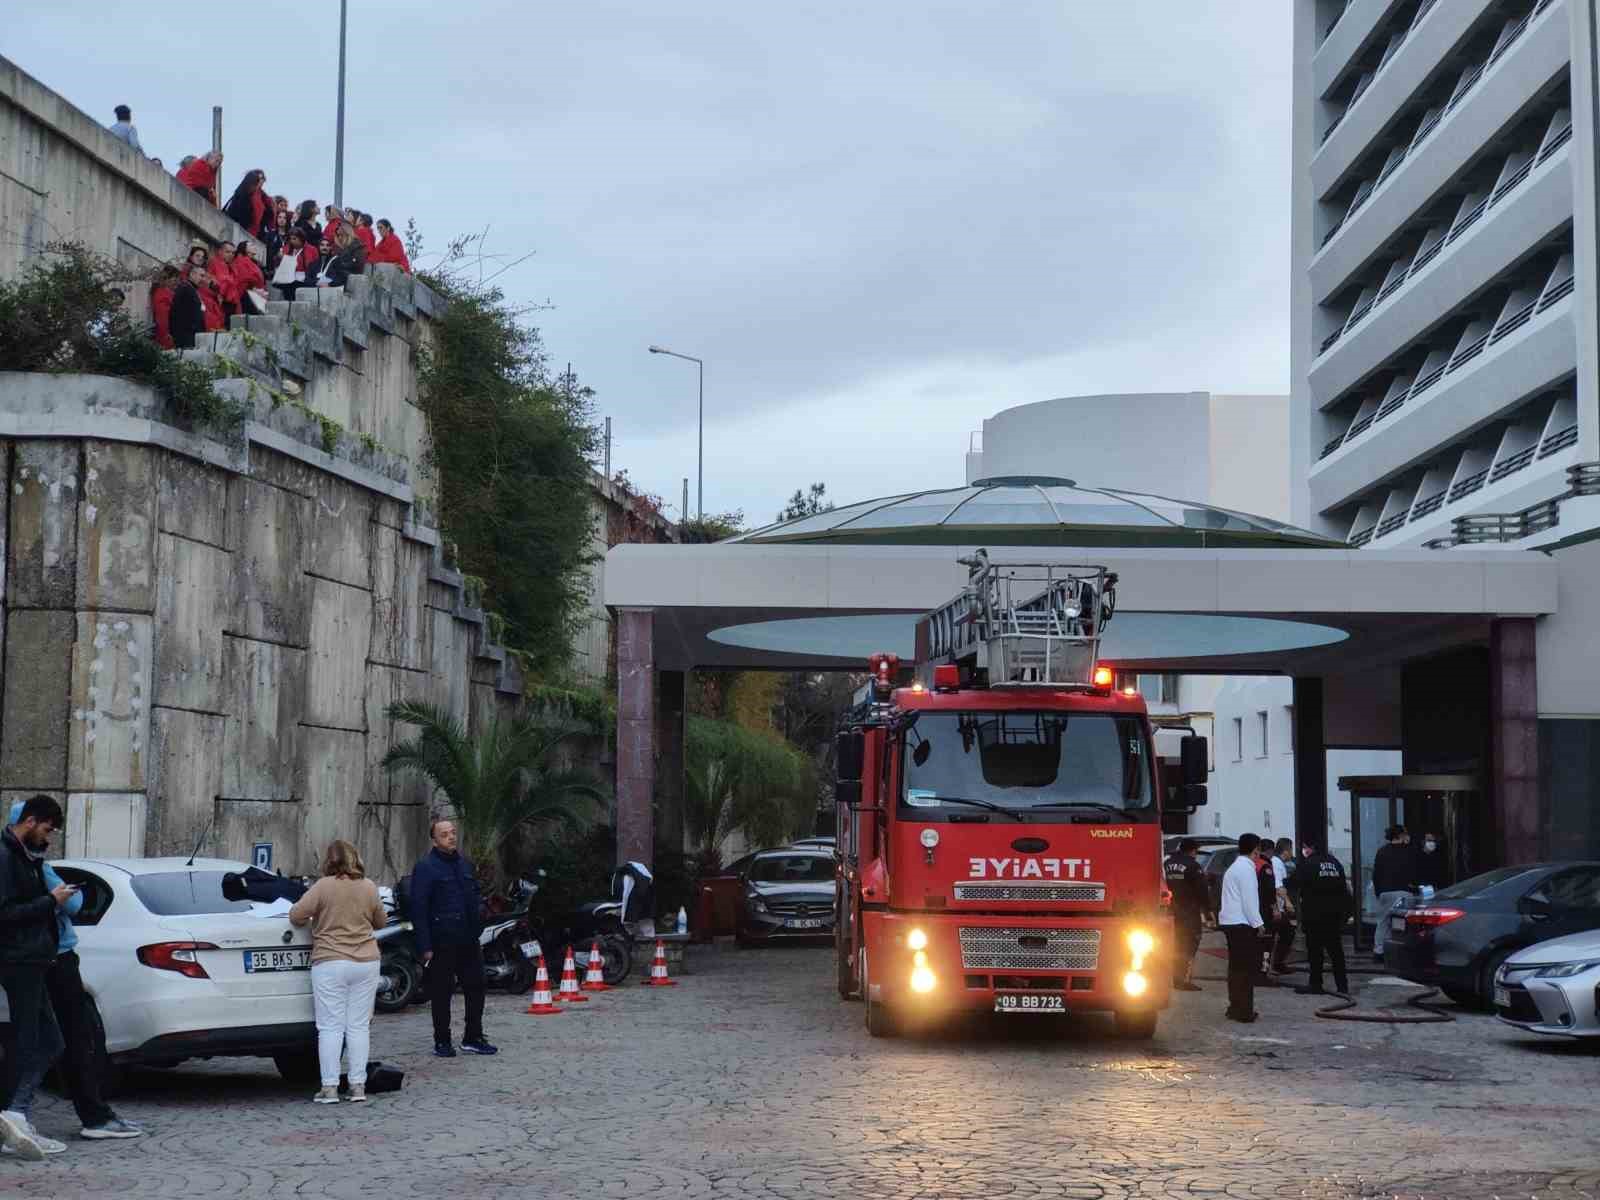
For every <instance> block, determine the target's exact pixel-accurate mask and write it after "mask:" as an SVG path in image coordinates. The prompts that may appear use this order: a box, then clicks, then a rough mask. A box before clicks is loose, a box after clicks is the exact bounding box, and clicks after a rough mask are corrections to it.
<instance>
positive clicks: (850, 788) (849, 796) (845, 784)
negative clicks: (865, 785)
mask: <svg viewBox="0 0 1600 1200" xmlns="http://www.w3.org/2000/svg"><path fill="white" fill-rule="evenodd" d="M833 802H834V803H835V804H847V805H849V806H850V807H851V808H856V807H858V806H859V805H860V804H861V781H860V780H859V779H841V780H839V782H838V783H836V784H834V785H833Z"/></svg>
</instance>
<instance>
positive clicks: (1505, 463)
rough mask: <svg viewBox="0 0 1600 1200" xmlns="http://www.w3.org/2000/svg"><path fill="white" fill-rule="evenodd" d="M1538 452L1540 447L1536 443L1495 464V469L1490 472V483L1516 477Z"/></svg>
mask: <svg viewBox="0 0 1600 1200" xmlns="http://www.w3.org/2000/svg"><path fill="white" fill-rule="evenodd" d="M1538 451H1539V445H1538V443H1537V442H1535V443H1534V444H1533V445H1531V446H1525V447H1523V448H1522V449H1521V450H1518V451H1517V452H1516V453H1515V454H1508V455H1507V456H1506V457H1505V458H1503V459H1501V460H1500V461H1499V462H1497V463H1495V465H1494V469H1493V470H1492V471H1490V472H1489V482H1490V483H1499V482H1500V481H1501V480H1502V479H1504V478H1505V477H1506V476H1507V475H1515V474H1516V473H1517V472H1518V471H1520V470H1522V468H1523V467H1525V466H1527V465H1528V464H1529V463H1531V462H1532V461H1533V456H1534V455H1535V454H1537V453H1538Z"/></svg>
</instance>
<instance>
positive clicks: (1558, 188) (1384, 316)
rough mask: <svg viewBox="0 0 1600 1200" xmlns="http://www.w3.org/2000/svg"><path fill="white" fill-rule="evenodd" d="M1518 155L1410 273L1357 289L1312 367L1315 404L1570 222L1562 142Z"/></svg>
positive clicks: (1337, 393)
mask: <svg viewBox="0 0 1600 1200" xmlns="http://www.w3.org/2000/svg"><path fill="white" fill-rule="evenodd" d="M1551 136H1552V137H1553V136H1555V135H1554V134H1552V135H1551ZM1547 140H1548V139H1547ZM1519 157H1523V156H1522V155H1513V156H1512V157H1511V158H1509V159H1507V160H1506V164H1505V168H1504V169H1503V170H1502V173H1501V174H1502V177H1503V178H1502V182H1503V183H1506V184H1507V186H1504V187H1486V188H1485V189H1483V191H1482V194H1481V195H1475V194H1470V193H1469V195H1468V196H1467V197H1465V198H1464V199H1463V201H1462V203H1461V205H1460V206H1459V209H1458V211H1457V212H1456V214H1455V217H1454V219H1453V220H1452V221H1451V222H1449V223H1448V224H1445V223H1440V224H1439V225H1438V226H1437V227H1436V228H1435V229H1433V230H1430V231H1429V233H1428V235H1427V236H1425V237H1424V238H1423V240H1422V242H1421V243H1420V244H1419V246H1418V248H1417V252H1416V254H1415V255H1414V256H1413V257H1412V259H1411V261H1410V264H1409V265H1408V266H1407V265H1404V264H1402V266H1401V269H1399V270H1397V269H1391V270H1390V271H1389V273H1388V275H1387V276H1386V277H1385V278H1384V279H1383V280H1382V281H1381V287H1376V288H1368V289H1363V291H1362V293H1361V294H1360V295H1359V296H1358V297H1357V300H1356V304H1355V307H1354V308H1353V309H1352V310H1351V313H1350V316H1349V317H1348V318H1347V319H1346V320H1345V322H1344V324H1343V325H1342V326H1340V328H1339V329H1338V330H1337V331H1336V333H1337V335H1338V336H1336V337H1332V338H1331V340H1330V338H1328V337H1325V338H1324V340H1323V342H1322V343H1321V345H1322V347H1323V349H1322V350H1321V352H1320V353H1319V354H1318V356H1317V358H1316V360H1315V361H1314V362H1313V363H1312V366H1311V370H1310V372H1309V374H1308V383H1309V385H1310V389H1311V395H1312V397H1313V399H1314V400H1315V402H1316V403H1317V404H1318V406H1319V407H1323V408H1326V407H1327V406H1328V405H1330V404H1332V403H1334V402H1335V401H1337V400H1339V399H1340V398H1341V397H1343V396H1344V395H1346V394H1347V393H1348V392H1349V391H1350V389H1351V388H1353V387H1356V386H1357V385H1359V384H1360V383H1361V382H1362V381H1363V380H1365V379H1368V378H1370V377H1371V376H1372V375H1373V374H1375V373H1376V372H1378V371H1379V370H1381V369H1382V368H1383V367H1384V366H1385V365H1386V364H1387V363H1389V361H1390V360H1391V359H1392V358H1393V357H1394V356H1395V355H1396V354H1398V353H1400V352H1401V351H1402V350H1404V349H1405V348H1407V347H1408V346H1411V345H1413V344H1414V343H1415V342H1416V341H1417V339H1419V338H1420V337H1422V336H1423V335H1424V334H1425V333H1426V332H1427V331H1428V330H1429V329H1431V328H1433V327H1434V326H1436V325H1438V324H1439V322H1440V320H1441V318H1443V317H1445V316H1447V315H1448V314H1450V313H1453V312H1455V311H1456V310H1458V309H1459V308H1461V306H1462V305H1464V304H1465V303H1466V302H1467V301H1468V300H1470V299H1471V298H1472V297H1473V296H1475V295H1476V294H1478V293H1479V292H1481V291H1482V290H1483V288H1484V287H1485V286H1486V285H1488V284H1490V283H1492V282H1493V281H1494V280H1495V279H1497V278H1498V277H1500V276H1501V275H1502V274H1504V273H1505V272H1506V271H1507V270H1508V269H1509V268H1511V267H1512V266H1513V265H1514V264H1516V263H1517V262H1519V261H1521V260H1522V259H1524V258H1526V257H1527V255H1528V254H1529V253H1530V252H1531V251H1533V250H1534V249H1535V248H1537V247H1538V246H1540V245H1541V244H1543V243H1544V242H1546V241H1548V240H1549V239H1550V238H1551V237H1552V236H1553V235H1555V234H1556V233H1557V232H1559V231H1560V230H1561V229H1562V227H1563V226H1565V225H1566V224H1568V223H1569V222H1570V221H1571V220H1572V168H1571V152H1570V150H1569V149H1568V146H1567V143H1566V142H1564V141H1563V143H1562V144H1561V145H1560V146H1558V147H1557V149H1556V151H1555V153H1554V154H1552V155H1550V156H1548V157H1545V158H1544V159H1543V161H1542V162H1540V161H1537V159H1538V157H1539V156H1538V155H1536V154H1531V153H1530V154H1527V155H1526V161H1525V162H1520V163H1519V162H1518V161H1517V159H1518V158H1519ZM1330 336H1331V335H1330Z"/></svg>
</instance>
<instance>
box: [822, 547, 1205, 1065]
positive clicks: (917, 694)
mask: <svg viewBox="0 0 1600 1200" xmlns="http://www.w3.org/2000/svg"><path fill="white" fill-rule="evenodd" d="M961 561H962V562H963V563H964V564H965V565H966V566H967V567H968V569H969V579H968V584H967V586H966V588H964V589H963V590H962V592H961V593H960V594H959V595H957V596H956V597H955V598H954V599H952V600H951V601H950V602H949V603H947V604H945V605H943V606H941V607H940V608H938V609H935V610H934V611H933V612H931V613H929V614H928V615H927V616H926V617H924V618H923V619H922V620H921V621H920V622H919V624H918V628H917V664H916V673H915V675H916V677H915V681H914V682H907V681H906V680H904V679H903V678H902V676H903V674H905V672H903V671H902V668H901V664H900V663H899V662H898V660H897V659H896V658H895V657H894V656H893V655H888V654H879V655H874V656H873V657H872V659H871V660H870V663H869V666H870V670H871V682H870V683H869V685H868V687H867V689H866V691H865V694H864V695H863V696H862V697H861V698H860V700H859V702H858V703H857V705H856V706H855V707H854V708H853V709H852V711H851V712H850V713H849V714H847V717H846V719H845V721H844V722H843V724H842V726H841V729H840V732H839V734H838V738H837V747H836V749H837V754H836V759H837V764H838V783H837V785H836V799H837V801H838V806H837V808H838V847H837V853H838V858H839V871H838V882H837V889H838V891H837V902H838V905H837V910H836V911H837V919H836V924H835V950H836V958H837V968H838V986H839V992H840V994H841V995H842V996H844V997H845V998H847V999H855V998H859V999H861V1000H862V1001H864V1003H865V1008H866V1021H867V1028H868V1030H870V1031H871V1033H872V1034H873V1035H874V1036H884V1035H887V1034H892V1033H895V1032H897V1031H899V1030H902V1029H906V1028H910V1027H915V1026H917V1025H919V1024H921V1023H924V1022H925V1021H927V1020H928V1019H931V1018H934V1017H937V1016H940V1015H945V1014H952V1013H957V1012H963V1011H966V1012H979V1011H983V1012H991V1011H992V1012H998V1013H1015V1014H1026V1015H1050V1014H1054V1015H1057V1016H1064V1015H1066V1014H1071V1013H1077V1012H1085V1011H1102V1012H1106V1011H1108V1012H1111V1013H1113V1014H1114V1015H1115V1018H1116V1023H1117V1028H1118V1030H1119V1031H1120V1032H1121V1033H1122V1034H1124V1035H1125V1036H1128V1037H1136V1038H1147V1037H1150V1036H1151V1035H1153V1034H1154V1033H1155V1029H1156V1021H1157V1017H1158V1014H1159V1013H1160V1011H1161V1010H1162V1009H1163V1008H1165V1007H1166V1006H1167V1003H1168V999H1169V988H1170V984H1171V969H1170V965H1169V962H1168V953H1169V947H1170V946H1171V942H1172V922H1171V918H1170V916H1169V914H1168V912H1167V910H1166V907H1165V904H1166V894H1165V889H1164V886H1163V877H1162V852H1161V813H1162V810H1163V807H1164V805H1165V806H1166V807H1167V808H1168V809H1169V810H1171V809H1174V808H1177V809H1188V810H1192V809H1193V808H1195V807H1197V806H1199V805H1201V804H1204V803H1205V772H1206V744H1205V739H1204V738H1202V737H1195V736H1190V737H1186V738H1184V739H1183V742H1182V748H1181V754H1180V763H1181V768H1180V770H1179V772H1178V774H1179V775H1180V776H1181V779H1180V780H1178V781H1174V782H1173V784H1172V785H1171V788H1170V793H1171V794H1170V795H1167V796H1163V790H1162V789H1163V784H1162V779H1161V769H1160V764H1159V763H1158V761H1157V759H1156V756H1155V745H1154V740H1153V736H1152V728H1151V725H1150V721H1149V718H1148V716H1147V714H1146V710H1145V705H1144V701H1143V699H1142V698H1141V697H1140V696H1139V695H1138V693H1137V692H1136V691H1135V690H1133V689H1131V688H1130V689H1127V690H1126V691H1118V690H1116V688H1114V687H1113V682H1114V674H1113V672H1112V671H1111V670H1110V669H1109V668H1108V667H1106V666H1104V665H1102V664H1101V663H1100V662H1099V661H1098V651H1099V643H1100V636H1101V633H1102V632H1103V631H1104V629H1105V627H1106V625H1107V623H1108V622H1109V621H1110V620H1111V618H1112V616H1113V614H1114V612H1115V608H1116V583H1117V580H1116V576H1115V575H1113V574H1111V573H1109V572H1107V571H1106V570H1105V569H1103V568H1101V567H1095V566H1062V565H1054V564H1044V563H1011V564H1002V563H991V562H990V561H989V559H988V557H987V555H985V554H984V553H983V552H982V551H979V552H978V554H977V555H976V556H974V557H973V558H970V559H963V560H961Z"/></svg>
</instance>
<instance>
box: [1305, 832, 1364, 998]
mask: <svg viewBox="0 0 1600 1200" xmlns="http://www.w3.org/2000/svg"><path fill="white" fill-rule="evenodd" d="M1290 888H1291V890H1292V891H1293V892H1294V893H1295V899H1296V901H1297V902H1298V904H1299V906H1300V924H1301V926H1302V927H1303V928H1304V929H1305V931H1306V954H1307V956H1308V957H1309V958H1310V960H1311V964H1310V968H1309V970H1310V978H1309V979H1308V981H1307V982H1306V984H1305V985H1304V986H1302V987H1297V988H1295V989H1294V990H1295V991H1296V992H1298V993H1299V994H1300V995H1302V996H1320V995H1322V994H1323V992H1322V960H1323V956H1324V955H1327V957H1328V958H1329V959H1330V960H1331V961H1332V964H1333V986H1334V987H1335V988H1336V989H1338V992H1339V994H1340V995H1341V996H1348V995H1349V994H1350V979H1349V977H1348V976H1347V975H1346V973H1345V965H1344V923H1345V920H1346V918H1348V917H1349V915H1350V887H1349V884H1348V883H1346V882H1345V877H1344V867H1343V865H1342V864H1341V863H1340V862H1339V860H1338V859H1337V858H1335V857H1334V856H1333V855H1331V854H1329V853H1327V852H1326V851H1325V850H1321V849H1319V848H1318V847H1317V846H1316V845H1315V844H1314V843H1312V842H1302V843H1301V846H1300V861H1299V863H1297V864H1296V865H1295V869H1294V874H1293V876H1291V877H1290Z"/></svg>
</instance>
